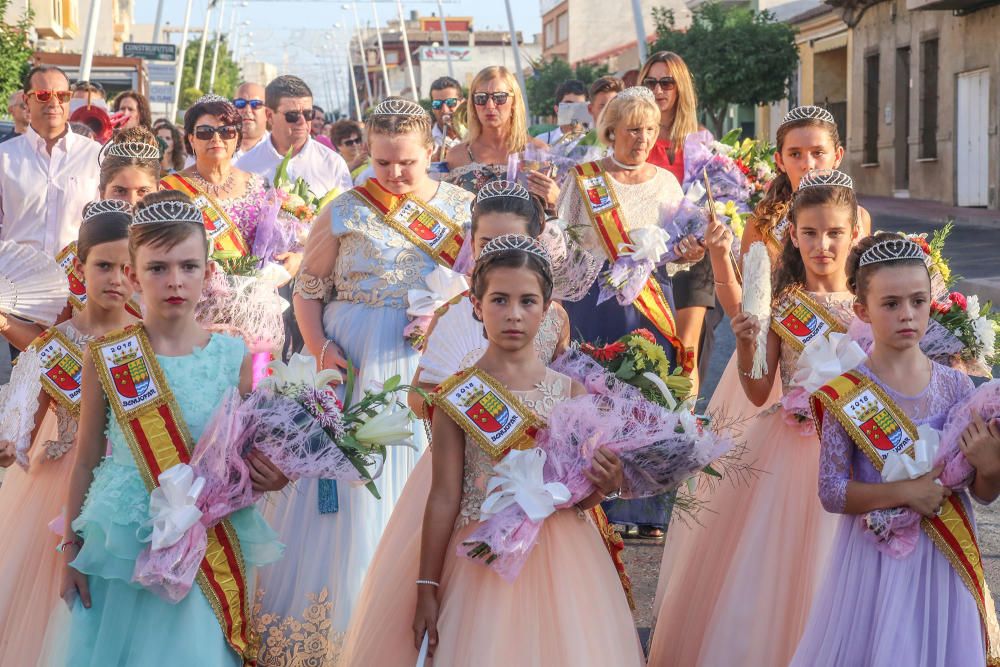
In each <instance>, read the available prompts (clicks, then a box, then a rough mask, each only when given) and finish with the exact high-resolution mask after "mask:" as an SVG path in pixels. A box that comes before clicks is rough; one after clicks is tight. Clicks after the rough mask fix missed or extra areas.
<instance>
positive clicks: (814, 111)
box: [778, 104, 837, 129]
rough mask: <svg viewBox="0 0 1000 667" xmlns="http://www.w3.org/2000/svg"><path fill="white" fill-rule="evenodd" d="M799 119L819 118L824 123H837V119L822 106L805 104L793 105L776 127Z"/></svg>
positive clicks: (779, 127)
mask: <svg viewBox="0 0 1000 667" xmlns="http://www.w3.org/2000/svg"><path fill="white" fill-rule="evenodd" d="M800 120H820V121H823V122H824V123H833V124H834V125H836V124H837V121H836V120H834V118H833V114H832V113H830V112H829V111H827V110H826V109H824V108H823V107H817V106H813V105H811V104H806V105H805V106H801V107H795V108H794V109H792V110H791V111H789V112H788V113H786V114H785V117H784V118H782V119H781V125H778V129H781V126H782V125H786V124H788V123H794V122H796V121H800Z"/></svg>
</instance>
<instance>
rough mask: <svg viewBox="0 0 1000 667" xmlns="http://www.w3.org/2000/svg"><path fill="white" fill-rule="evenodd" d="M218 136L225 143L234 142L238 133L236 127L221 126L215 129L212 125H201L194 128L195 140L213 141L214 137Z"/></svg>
mask: <svg viewBox="0 0 1000 667" xmlns="http://www.w3.org/2000/svg"><path fill="white" fill-rule="evenodd" d="M217 134H218V135H219V138H221V139H222V140H223V141H232V140H233V139H235V138H236V136H237V134H238V132H237V130H236V126H235V125H220V126H219V127H213V126H212V125H199V126H198V127H196V128H194V136H195V139H198V140H200V141H211V140H212V137H214V136H215V135H217Z"/></svg>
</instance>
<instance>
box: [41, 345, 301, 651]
mask: <svg viewBox="0 0 1000 667" xmlns="http://www.w3.org/2000/svg"><path fill="white" fill-rule="evenodd" d="M245 352H246V348H245V346H244V344H243V341H242V340H238V339H236V338H232V337H229V336H223V335H220V334H213V335H212V338H211V339H210V340H209V342H208V344H207V345H206V346H205V347H204V348H202V349H200V350H196V351H195V352H194V353H193V354H190V355H186V356H182V357H163V356H159V355H157V360H158V361H159V362H160V365H161V367H162V368H163V372H164V374H165V376H166V379H167V383H168V384H169V385H170V388H171V389H172V390H173V393H174V396H175V398H176V399H177V402H178V404H179V405H180V410H181V414H182V415H183V417H184V421H185V422H187V425H188V428H189V429H190V431H191V436H192V437H193V438H195V439H197V438H198V437H199V436H200V435H201V432H202V431H203V430H204V428H205V425H206V424H207V423H208V421H209V419H210V417H211V416H212V413H213V411H214V410H215V407H216V406H217V405H218V404H219V403H220V401H221V400H222V397H223V394H224V393H225V392H226V390H228V389H229V388H230V387H234V386H237V384H238V382H239V377H240V365H241V364H242V363H243V356H244V354H245ZM108 437H109V439H110V440H111V456H109V457H107V458H106V459H104V461H103V462H101V464H100V465H99V466H98V467H97V468H96V469H95V470H94V481H93V483H92V484H91V486H90V489H89V490H88V492H87V498H86V500H85V501H84V504H83V508H82V510H81V512H80V516H79V517H77V519H76V520H75V521H74V522H73V530H75V531H76V533H77V534H78V535H79V536H80V537H82V538H83V540H84V544H83V548H82V549H81V550H80V553H79V554H78V555H77V557H76V559H74V560H73V562H72V566H73V567H74V568H76V569H77V570H79V571H80V572H83V573H84V574H86V575H88V577H87V580H88V583H89V585H90V594H91V597H92V604H91V607H90V609H85V608H84V607H83V605H82V604H81V603H80V601H79V599H77V601H76V602H75V603H74V605H73V609H72V614H71V619H70V625H69V628H68V632H67V634H66V635H65V640H66V642H67V645H66V647H65V656H63V657H58V658H53V663H52V664H53V665H56V664H58V665H67V666H69V667H110V666H112V665H113V666H114V667H147V666H148V665H161V664H165V662H164V661H165V660H166V659H167V657H169V660H168V661H169V664H174V665H199V666H203V667H216V666H218V667H229V666H232V667H238V666H239V665H241V664H242V660H241V659H240V658H239V656H237V655H236V653H235V652H234V651H233V649H232V648H230V647H229V645H228V644H227V643H226V639H225V636H224V635H223V633H222V628H221V626H220V625H219V622H218V621H217V620H216V616H215V613H214V612H213V611H212V607H211V606H210V605H209V602H208V599H207V598H206V597H205V595H204V594H203V593H202V591H201V588H200V587H199V586H198V584H197V583H196V584H195V585H194V586H193V587H192V588H191V592H190V593H188V595H187V596H186V597H185V598H184V599H183V600H181V601H180V602H178V603H177V604H172V603H170V602H167V601H166V600H164V599H162V598H160V597H157V596H156V595H154V594H153V593H151V592H149V591H147V590H146V589H144V588H142V587H141V586H139V585H138V584H135V583H132V574H133V571H134V569H135V561H136V558H137V557H138V556H139V554H140V552H141V551H142V550H143V549H144V548H145V547H146V544H145V543H143V542H140V541H139V537H138V533H139V532H140V530H141V524H142V523H143V522H145V521H147V520H148V519H149V492H148V491H147V490H146V486H145V484H144V483H143V481H142V477H141V476H140V474H139V471H138V469H137V468H136V465H135V459H134V458H133V457H132V453H131V451H130V449H129V445H128V443H127V442H126V441H125V438H124V436H123V435H122V431H121V429H120V428H119V426H118V423H117V421H116V420H115V418H114V416H113V415H112V414H111V411H110V409H109V410H108ZM230 519H231V521H232V524H233V526H234V528H235V529H236V532H237V534H238V535H239V538H240V546H241V548H242V550H243V557H244V560H245V563H246V567H247V574H248V579H249V580H250V581H249V582H248V583H250V584H252V582H253V578H252V568H253V567H254V566H256V565H262V564H264V563H269V562H273V561H275V560H277V559H278V558H280V557H281V551H282V547H281V545H280V544H279V543H278V542H277V541H276V535H275V533H274V531H272V530H271V529H270V527H268V525H267V523H266V522H265V521H264V519H263V518H262V517H261V515H260V514H259V513H258V512H257V510H256V509H254V508H247V509H243V510H240V511H239V512H236V513H235V514H233V515H232V516H231V517H230ZM147 532H148V531H147ZM249 593H250V595H251V596H252V595H253V589H252V587H251V590H250V591H249ZM251 599H252V598H251ZM59 604H60V605H61V604H62V603H61V602H60V603H59Z"/></svg>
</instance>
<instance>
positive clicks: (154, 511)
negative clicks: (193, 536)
mask: <svg viewBox="0 0 1000 667" xmlns="http://www.w3.org/2000/svg"><path fill="white" fill-rule="evenodd" d="M157 480H158V482H159V486H157V487H156V488H155V489H153V491H152V493H150V494H149V516H150V520H149V525H151V526H152V527H153V532H152V534H151V535H150V537H149V539H148V541H150V542H152V544H151V545H150V546H151V548H152V550H153V551H158V550H160V549H166V548H167V547H171V546H173V545H175V544H177V542H179V541H180V539H181V538H182V537H184V534H185V533H186V532H187V531H188V529H190V528H191V527H192V526H193V525H195V524H196V523H198V521H199V520H200V519H201V514H202V512H201V510H200V509H198V507H197V502H198V496H200V495H201V492H202V491H203V490H204V488H205V480H204V478H201V477H195V474H194V469H193V468H192V467H191V466H189V465H187V464H185V463H178V464H177V465H175V466H173V467H171V468H168V469H167V470H164V471H163V472H162V473H160V476H159V477H158V478H157Z"/></svg>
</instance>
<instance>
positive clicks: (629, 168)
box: [608, 154, 642, 171]
mask: <svg viewBox="0 0 1000 667" xmlns="http://www.w3.org/2000/svg"><path fill="white" fill-rule="evenodd" d="M608 159H609V160H611V161H612V162H613V163H614V164H615V166H616V167H618V168H619V169H624V170H626V171H635V170H636V169H638V168H639V167H641V166H642V165H641V164H625V163H624V162H619V161H618V160H617V159H615V156H614V155H613V154H612V155H609V156H608Z"/></svg>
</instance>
